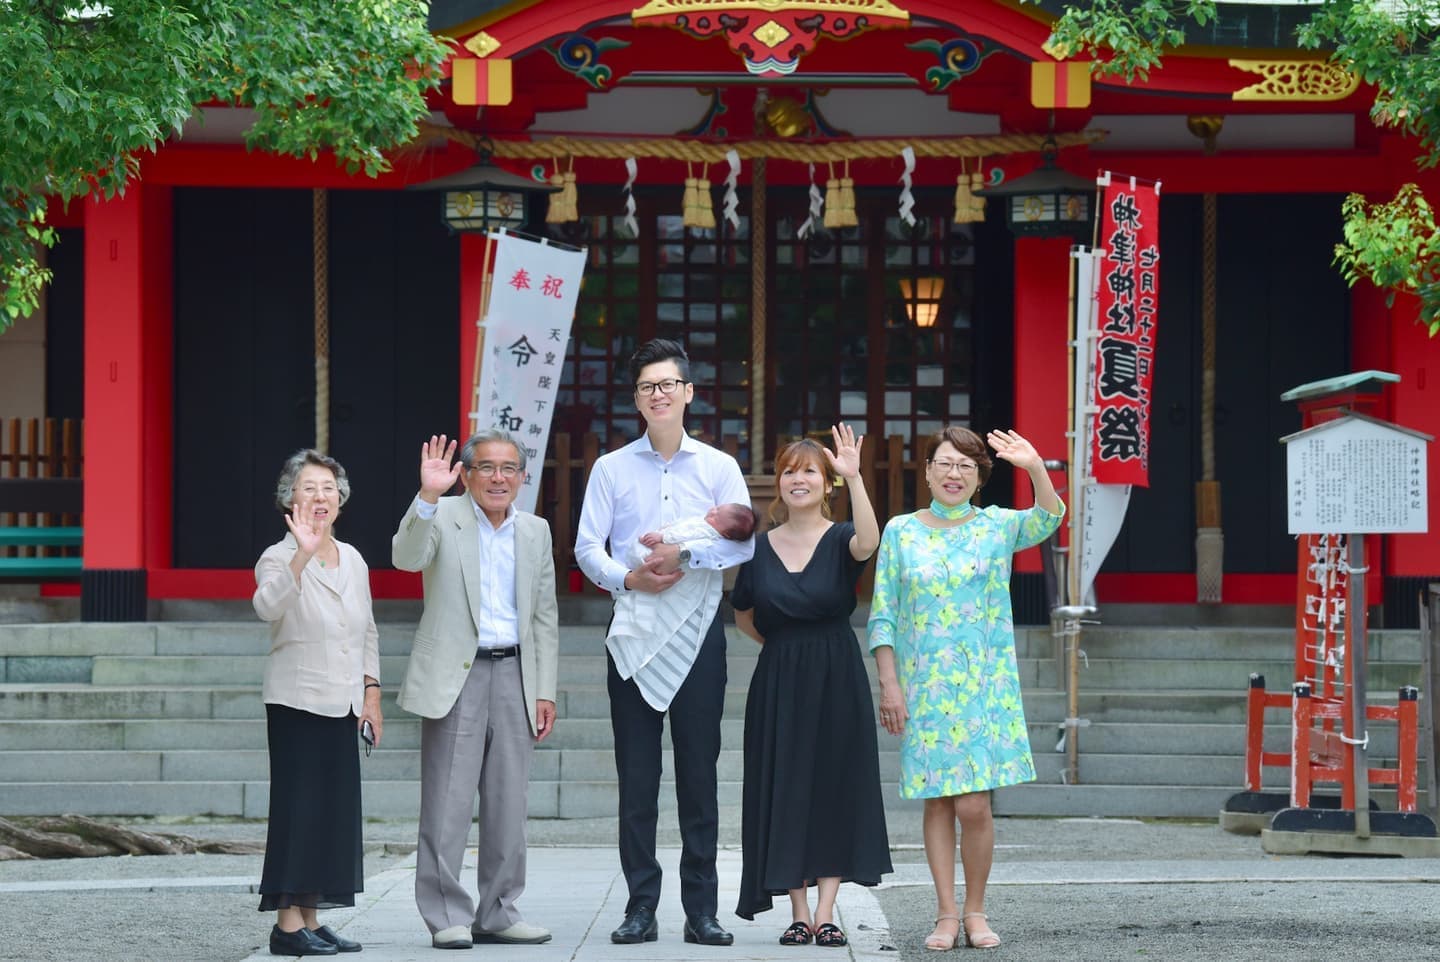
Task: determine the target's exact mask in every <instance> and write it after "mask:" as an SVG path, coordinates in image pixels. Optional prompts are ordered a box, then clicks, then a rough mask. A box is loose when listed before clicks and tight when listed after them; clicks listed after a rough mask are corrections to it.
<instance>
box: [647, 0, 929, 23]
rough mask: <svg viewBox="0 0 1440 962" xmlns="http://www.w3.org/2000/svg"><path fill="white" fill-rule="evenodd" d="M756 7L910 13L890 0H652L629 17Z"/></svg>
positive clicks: (863, 13) (886, 13)
mask: <svg viewBox="0 0 1440 962" xmlns="http://www.w3.org/2000/svg"><path fill="white" fill-rule="evenodd" d="M741 7H753V8H756V9H759V10H764V11H767V12H770V13H775V12H779V11H781V10H805V11H814V12H816V13H822V12H823V13H848V14H860V15H862V16H863V15H865V14H867V13H868V14H874V15H876V16H885V17H904V18H906V19H909V17H910V14H909V13H908V12H907V11H905V10H903V9H901V8H900V7H897V6H895V4H893V3H891V2H890V0H749V2H748V3H747V2H746V0H650V2H649V3H647V4H645V6H643V7H640V8H639V9H637V10H633V11H631V13H630V19H632V20H639V19H643V18H645V17H664V16H671V15H673V14H677V13H714V12H716V11H721V10H735V9H738V8H741Z"/></svg>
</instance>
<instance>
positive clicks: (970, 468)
mask: <svg viewBox="0 0 1440 962" xmlns="http://www.w3.org/2000/svg"><path fill="white" fill-rule="evenodd" d="M930 467H932V468H934V469H935V470H936V471H939V472H940V473H941V474H949V473H950V472H951V471H955V470H958V471H959V472H960V473H961V474H974V473H975V472H976V471H979V470H980V465H978V464H976V463H975V462H974V461H944V460H941V461H931V462H930Z"/></svg>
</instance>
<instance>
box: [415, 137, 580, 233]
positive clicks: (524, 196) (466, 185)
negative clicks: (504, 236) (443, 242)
mask: <svg viewBox="0 0 1440 962" xmlns="http://www.w3.org/2000/svg"><path fill="white" fill-rule="evenodd" d="M409 189H410V190H425V191H438V192H440V200H441V205H440V206H441V216H442V217H443V218H444V221H445V226H446V227H448V228H450V231H451V233H464V232H468V231H486V232H488V231H490V230H492V229H494V228H497V227H511V228H516V227H520V226H521V225H523V224H525V223H527V222H528V221H529V220H530V213H531V211H530V210H529V206H530V202H531V201H532V200H533V199H534V198H535V197H538V196H539V195H541V194H553V193H554V192H555V191H557V190H559V189H560V188H559V187H557V186H553V185H551V184H548V183H544V184H542V183H537V182H536V181H533V180H530V179H528V178H525V177H519V176H517V175H515V174H512V173H510V172H509V171H508V170H501V169H500V168H499V167H496V166H494V165H493V164H491V163H490V154H489V153H488V152H483V153H481V154H480V162H479V163H477V164H476V165H475V166H473V167H470V168H468V169H466V170H462V171H460V172H459V173H455V174H450V175H449V176H448V177H437V178H436V179H435V180H428V181H425V182H424V183H422V184H412V185H411V186H410V188H409Z"/></svg>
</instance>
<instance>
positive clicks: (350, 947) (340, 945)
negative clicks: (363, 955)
mask: <svg viewBox="0 0 1440 962" xmlns="http://www.w3.org/2000/svg"><path fill="white" fill-rule="evenodd" d="M310 931H311V932H314V933H315V934H316V935H318V936H320V938H321V939H322V940H323V941H326V942H329V943H330V944H331V945H333V946H335V951H336V952H359V951H360V950H361V949H363V948H364V946H363V945H361V944H360V943H359V942H356V941H355V940H354V939H347V938H345V937H344V936H343V935H336V934H335V930H334V929H332V928H331V927H330V926H328V925H322V926H320V927H319V928H318V929H311V930H310Z"/></svg>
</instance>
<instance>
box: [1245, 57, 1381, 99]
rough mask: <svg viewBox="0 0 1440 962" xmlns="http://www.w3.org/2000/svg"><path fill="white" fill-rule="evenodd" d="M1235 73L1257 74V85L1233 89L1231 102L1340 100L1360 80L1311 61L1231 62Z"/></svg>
mask: <svg viewBox="0 0 1440 962" xmlns="http://www.w3.org/2000/svg"><path fill="white" fill-rule="evenodd" d="M1230 66H1232V67H1234V68H1235V69H1237V70H1245V71H1248V72H1249V73H1253V74H1259V75H1260V77H1261V78H1263V79H1261V80H1260V81H1258V82H1257V83H1253V84H1251V85H1250V86H1248V87H1246V88H1244V89H1242V90H1237V91H1235V92H1234V93H1233V94H1231V95H1230V97H1231V99H1232V100H1290V101H1309V102H1312V103H1315V102H1323V101H1331V100H1344V99H1345V98H1346V97H1348V96H1350V95H1351V94H1353V93H1354V92H1355V90H1356V88H1357V87H1359V86H1360V78H1359V77H1357V76H1356V75H1355V74H1353V73H1351V72H1350V71H1348V70H1346V69H1345V68H1344V67H1339V66H1336V65H1335V64H1333V63H1326V62H1321V61H1314V60H1231V61H1230Z"/></svg>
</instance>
